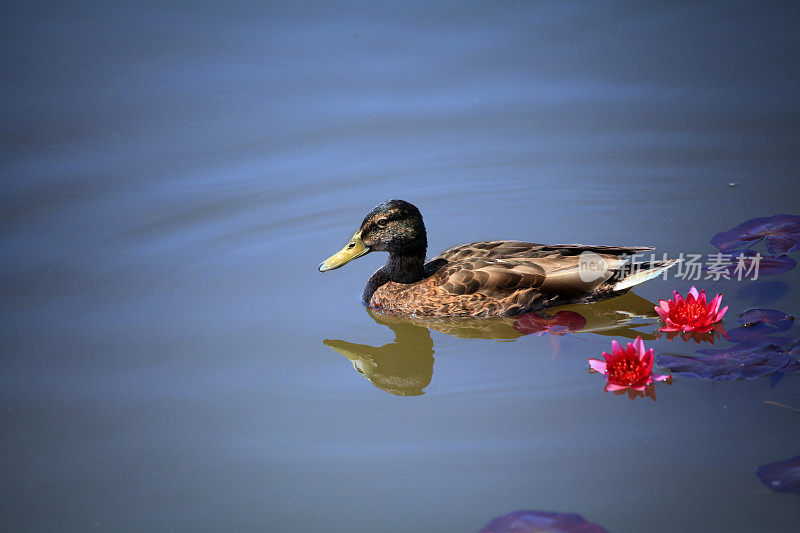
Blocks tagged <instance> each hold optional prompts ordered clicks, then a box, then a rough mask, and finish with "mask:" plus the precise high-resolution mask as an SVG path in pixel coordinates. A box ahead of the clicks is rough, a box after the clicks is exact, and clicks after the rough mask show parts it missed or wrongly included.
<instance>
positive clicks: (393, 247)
mask: <svg viewBox="0 0 800 533" xmlns="http://www.w3.org/2000/svg"><path fill="white" fill-rule="evenodd" d="M427 248H428V237H427V235H426V233H425V224H424V223H423V222H422V215H421V214H420V212H419V209H417V208H416V207H415V206H414V205H412V204H410V203H408V202H406V201H404V200H389V201H388V202H383V203H382V204H380V205H377V206H375V209H373V210H372V211H370V212H369V214H367V216H366V217H364V221H363V222H362V223H361V227H360V228H358V231H357V232H356V233H355V235H353V238H352V239H350V242H348V244H347V246H345V247H344V248H342V249H341V250H340V251H339V252H338V253H336V254H334V255H332V256H331V257H329V258H328V259H326V260H325V261H324V262H323V263H322V264H321V265H320V266H319V270H320V272H325V271H326V270H333V269H335V268H339V267H340V266H343V265H345V264H347V263H349V262H350V261H352V260H353V259H356V258H358V257H361V256H362V255H365V254H368V253H369V252H389V253H390V254H392V255H397V256H420V255H421V256H422V257H423V258H424V257H425V251H426V250H427Z"/></svg>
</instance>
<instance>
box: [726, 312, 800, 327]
mask: <svg viewBox="0 0 800 533" xmlns="http://www.w3.org/2000/svg"><path fill="white" fill-rule="evenodd" d="M737 320H738V321H739V323H740V324H742V325H743V326H746V327H751V326H755V325H756V324H762V325H764V326H769V327H771V328H774V329H776V330H778V331H786V330H787V329H789V328H790V327H792V324H794V317H793V316H792V315H787V314H786V313H784V312H783V311H778V310H777V309H750V310H748V311H745V312H744V313H742V314H741V315H739V318H738V319H737Z"/></svg>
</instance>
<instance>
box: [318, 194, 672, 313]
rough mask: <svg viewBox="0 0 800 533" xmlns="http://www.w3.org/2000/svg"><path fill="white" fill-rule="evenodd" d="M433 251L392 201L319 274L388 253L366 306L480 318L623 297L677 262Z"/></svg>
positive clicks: (626, 249)
mask: <svg viewBox="0 0 800 533" xmlns="http://www.w3.org/2000/svg"><path fill="white" fill-rule="evenodd" d="M427 248H428V238H427V234H426V232H425V224H424V222H423V221H422V214H421V213H420V211H419V209H417V208H416V207H415V206H414V205H412V204H410V203H408V202H406V201H404V200H389V201H387V202H384V203H382V204H379V205H378V206H376V207H375V208H374V209H373V210H372V211H370V212H369V213H368V214H367V216H366V217H364V221H363V222H362V223H361V227H359V228H358V231H356V232H355V234H354V235H353V237H352V238H351V239H350V241H349V242H348V244H347V245H346V246H345V247H344V248H342V249H341V250H340V251H339V252H338V253H336V254H334V255H332V256H331V257H329V258H328V259H326V260H325V261H324V262H323V263H322V264H320V265H319V270H320V272H326V271H328V270H334V269H336V268H339V267H341V266H343V265H345V264H347V263H349V262H350V261H352V260H354V259H356V258H359V257H361V256H363V255H365V254H368V253H370V252H389V260H388V261H387V262H386V265H384V266H383V267H381V268H379V269H378V270H377V271H376V272H375V273H374V274H373V275H372V277H371V278H370V279H369V281H368V282H367V285H366V287H365V288H364V293H363V295H362V300H363V302H364V304H365V305H367V306H368V307H370V308H372V309H375V310H377V311H381V312H388V313H392V314H400V315H411V316H475V317H477V316H513V315H518V314H520V313H526V312H529V311H535V310H538V309H543V308H546V307H552V306H556V305H564V304H568V303H588V302H592V301H595V300H599V299H604V298H609V297H612V296H618V295H620V294H623V293H625V292H627V291H628V290H629V289H630V288H631V287H632V286H634V285H637V284H639V283H642V282H644V281H647V280H648V279H652V278H654V277H656V276H658V275H659V274H660V273H661V272H662V271H663V270H665V269H667V268H669V267H670V266H672V265H673V264H675V262H676V261H675V260H665V261H653V262H638V263H630V262H628V261H627V259H628V257H629V256H632V255H634V254H637V253H641V252H646V251H650V250H652V249H653V248H652V247H650V246H584V245H582V244H557V245H544V244H534V243H530V242H521V241H488V242H474V243H470V244H463V245H461V246H456V247H455V248H450V249H449V250H446V251H444V252H442V253H441V254H440V255H438V256H436V257H434V258H433V259H431V260H430V261H427V262H426V261H425V253H426V251H427ZM632 264H633V265H635V268H632V267H631V265H632Z"/></svg>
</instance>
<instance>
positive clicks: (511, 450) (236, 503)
mask: <svg viewBox="0 0 800 533" xmlns="http://www.w3.org/2000/svg"><path fill="white" fill-rule="evenodd" d="M0 25H2V30H3V31H2V35H3V37H2V45H3V64H4V68H3V84H2V86H0V95H1V96H2V99H1V100H0V102H2V104H0V105H2V117H3V120H2V121H0V129H1V130H2V136H0V142H2V146H3V149H2V156H1V158H0V179H2V185H3V188H2V192H1V193H0V217H1V218H0V220H2V223H1V224H0V246H2V256H0V257H1V258H0V261H2V262H1V263H0V267H1V268H0V290H2V300H1V301H2V302H3V305H2V311H0V312H1V313H2V324H3V325H2V328H0V349H1V350H2V358H1V359H0V361H1V362H0V365H2V366H1V367H0V402H1V404H0V407H2V409H0V412H2V417H0V424H1V425H2V426H1V427H0V434H2V435H3V438H2V439H0V447H1V448H0V457H2V458H3V459H2V472H3V482H2V484H0V496H1V497H0V501H2V503H0V523H2V525H3V528H4V529H7V530H15V531H22V530H25V531H32V530H42V531H55V530H58V531H63V530H86V529H90V528H98V529H100V530H114V531H142V530H169V529H174V530H177V531H190V530H191V531H219V530H231V529H233V530H240V531H241V530H254V531H255V530H257V531H265V530H269V531H323V530H324V531H386V532H393V531H397V532H405V531H477V530H478V529H480V527H481V526H483V525H484V524H485V523H487V522H488V521H489V520H490V519H491V518H492V517H494V516H497V515H500V514H504V513H506V512H509V511H512V510H515V509H524V508H532V509H542V510H551V511H560V512H578V513H580V514H582V515H583V516H585V517H586V518H587V519H589V520H591V521H593V522H597V523H599V524H602V525H603V526H604V527H606V528H608V529H609V530H611V531H641V530H643V529H647V530H648V531H653V532H657V531H695V530H698V531H699V530H726V531H754V530H769V531H790V530H793V526H794V525H796V521H797V516H798V512H800V500H799V499H798V498H797V496H796V495H792V494H778V493H774V492H772V491H770V490H769V489H768V488H767V487H766V486H764V485H762V484H761V482H760V481H759V479H758V478H757V476H756V475H755V471H756V469H757V468H758V466H760V465H763V464H766V463H770V462H774V461H779V460H783V459H786V458H789V457H791V456H793V455H797V454H798V447H797V446H798V436H800V432H799V431H798V430H799V429H800V426H798V418H797V415H796V414H795V413H793V412H792V411H789V410H787V409H782V408H779V407H776V406H774V405H770V404H764V403H763V401H764V400H769V401H775V402H779V403H784V404H788V405H793V406H795V407H797V406H800V404H798V402H800V399H798V394H797V391H798V385H800V376H798V374H789V375H786V376H785V377H784V378H783V380H781V381H780V382H779V383H778V384H777V385H775V386H774V387H773V386H771V381H770V379H769V378H766V379H756V380H747V381H732V382H708V381H700V380H692V379H688V378H677V379H676V380H675V382H674V383H673V384H672V385H665V384H659V386H658V387H657V401H656V402H652V401H650V400H646V401H644V400H641V399H640V400H637V401H633V402H630V401H628V400H627V399H625V398H621V397H614V396H613V395H611V394H604V393H603V390H602V388H603V380H602V379H601V378H600V377H599V376H597V375H590V374H589V372H588V367H587V363H586V359H587V358H588V357H597V356H599V354H600V352H602V351H603V350H608V349H609V347H610V340H611V339H612V338H617V339H619V340H623V339H624V338H625V337H626V336H629V335H630V334H631V332H633V333H636V332H638V333H642V334H644V335H645V336H648V335H649V336H652V334H653V332H654V331H655V329H656V328H657V324H656V323H655V320H654V319H653V318H652V317H650V318H648V317H646V316H643V315H642V314H637V313H632V315H631V316H632V317H633V318H632V321H631V322H627V323H620V324H610V325H608V324H607V326H608V327H602V328H598V330H597V332H596V333H592V332H584V333H577V334H570V335H567V336H564V337H558V336H552V335H542V336H534V335H526V336H519V335H517V334H515V333H514V331H515V330H513V327H511V326H509V324H508V323H505V324H503V323H500V324H495V325H491V326H481V327H479V328H478V329H481V328H483V329H492V328H495V329H496V330H497V331H499V332H500V333H503V334H502V335H498V334H496V331H495V330H494V329H492V332H491V333H484V334H479V333H475V332H474V331H471V330H470V331H464V329H465V328H462V329H458V328H455V329H454V328H453V326H448V327H444V326H441V325H438V326H437V327H433V326H430V327H429V326H426V325H420V324H400V325H396V324H389V325H387V324H383V323H381V321H380V320H379V319H374V318H373V317H371V316H370V315H369V314H368V313H367V311H366V310H365V309H364V308H363V307H362V306H361V304H360V302H359V297H360V294H361V290H362V287H363V284H364V283H365V281H366V279H367V278H368V277H369V275H370V274H371V273H372V271H373V270H374V269H375V268H378V266H380V264H381V262H382V261H384V260H385V257H382V256H381V254H371V255H368V256H366V257H364V258H361V259H359V260H358V261H356V262H354V263H352V264H350V265H348V266H347V267H345V268H343V269H340V270H336V271H335V272H330V273H326V274H324V275H323V274H320V273H319V272H317V270H316V267H317V265H318V264H319V262H320V261H321V260H323V259H324V258H326V257H328V256H329V255H330V254H331V253H333V252H334V251H336V250H338V249H339V248H340V247H341V246H342V245H343V244H345V241H346V239H347V238H348V237H349V236H350V235H352V233H353V231H355V229H356V228H357V225H358V224H359V222H360V221H361V219H362V217H363V216H364V214H365V213H366V212H367V211H369V209H371V208H372V206H373V205H375V204H377V203H379V202H381V201H383V200H386V199H389V198H394V197H400V198H403V199H406V200H408V201H411V202H413V203H415V204H416V205H418V206H419V207H420V208H421V210H422V212H423V215H424V216H425V220H426V224H427V228H428V235H429V243H430V250H429V252H430V255H431V256H432V255H434V254H436V253H438V252H439V251H441V250H443V249H445V248H447V247H450V246H453V245H456V244H461V243H464V242H470V241H476V240H484V239H485V240H488V239H501V238H503V239H519V240H530V241H534V242H544V243H557V242H583V243H592V244H630V245H633V244H653V245H656V246H657V247H658V250H659V252H667V253H669V254H671V255H676V254H679V253H681V252H684V253H702V254H707V253H711V252H714V251H715V250H714V249H713V247H711V246H710V245H709V244H708V241H709V239H710V238H711V237H712V236H713V235H714V234H715V233H718V232H720V231H724V230H727V229H729V228H731V227H733V226H735V225H737V224H739V223H740V222H742V221H744V220H747V219H749V218H753V217H758V216H769V215H772V214H775V213H794V214H800V194H798V187H797V183H798V175H800V143H798V138H799V137H798V134H800V127H798V120H797V118H798V116H800V101H798V98H797V94H798V89H800V84H799V83H798V81H800V67H799V66H798V65H800V61H798V58H799V57H800V42H799V41H800V38H798V32H797V28H798V27H800V10H798V8H797V6H796V5H794V4H792V3H786V4H783V3H765V4H759V5H751V4H749V3H721V4H717V3H707V4H703V5H700V6H690V5H685V6H678V7H670V6H666V5H664V6H655V7H653V6H648V7H645V6H639V5H631V4H627V5H626V4H619V5H615V4H609V5H604V6H590V5H586V4H581V3H557V4H537V3H531V4H528V3H510V2H509V3H502V4H491V3H470V4H459V5H457V6H456V5H447V4H435V5H428V4H426V3H402V4H388V3H387V4H379V5H368V4H363V5H352V4H327V3H326V4H322V5H315V4H306V3H293V4H291V5H281V4H272V3H266V4H248V3H236V4H229V3H226V4H225V5H214V4H208V5H207V4H202V5H195V4H192V5H189V4H181V3H170V4H166V5H163V4H162V3H157V2H152V3H147V2H145V3H141V4H137V5H130V4H119V5H105V4H104V5H103V6H99V5H95V4H91V3H75V4H70V5H63V4H62V3H52V4H48V3H37V4H31V3H16V4H14V3H12V4H7V5H6V7H4V8H3V17H2V22H0ZM730 183H735V184H736V186H735V187H733V186H730V185H729V184H730ZM797 272H798V271H797V270H793V271H791V272H788V273H786V274H782V275H780V276H776V277H775V278H774V279H772V280H770V281H777V282H779V283H780V284H779V286H777V289H778V290H777V291H774V290H773V291H771V292H769V293H767V292H765V291H763V290H755V291H753V292H751V293H747V292H744V293H740V291H741V290H742V289H743V288H744V287H745V285H744V283H745V282H742V283H739V282H735V281H724V280H723V281H720V282H712V281H707V282H702V286H703V287H705V288H706V289H707V290H708V291H709V292H711V293H712V294H715V293H716V292H723V293H724V295H725V301H726V303H727V304H728V305H730V306H731V311H730V312H729V315H728V317H727V318H726V325H728V326H730V327H733V326H734V325H735V316H736V314H738V313H739V312H741V311H743V310H745V309H747V308H749V307H753V306H756V305H761V306H766V307H771V308H776V309H781V310H783V311H785V312H787V313H791V314H794V315H795V316H800V315H799V314H798V313H800V308H799V307H798V304H797V301H798V300H797V295H798V294H800V293H799V292H798V291H800V279H798V275H797ZM690 285H691V283H690V282H688V281H685V280H675V279H669V280H667V281H662V280H656V281H652V282H649V283H648V284H646V285H643V286H642V287H641V288H640V289H637V291H636V296H637V297H638V298H642V299H644V300H645V301H649V302H652V301H657V300H658V298H665V297H667V296H670V295H671V291H672V289H673V288H677V289H680V290H681V291H682V292H684V293H685V292H686V290H687V289H688V288H689V286H690ZM740 294H741V296H737V295H740ZM770 295H772V296H770ZM628 304H630V305H634V304H635V305H640V303H638V300H637V301H636V302H628ZM628 304H626V305H628ZM620 305H621V304H620ZM587 314H590V315H592V316H600V315H602V313H599V312H595V311H587ZM615 328H616V329H615ZM619 328H622V330H620V329H619ZM466 329H469V328H466ZM789 334H790V336H791V335H793V336H794V337H795V338H796V337H798V336H800V334H798V329H797V326H795V327H794V329H792V330H791V331H790V332H789ZM648 342H651V343H652V345H653V346H654V347H656V349H657V351H659V352H666V351H673V352H680V351H683V352H685V353H691V352H692V351H693V350H694V349H695V347H694V346H693V345H683V344H676V343H668V342H667V341H665V340H663V339H662V340H660V341H655V340H654V341H648ZM354 365H355V366H354ZM357 369H360V372H359V371H357ZM376 369H377V370H378V372H377V373H376ZM370 372H372V373H370ZM366 378H371V380H370V379H366ZM381 385H382V386H381Z"/></svg>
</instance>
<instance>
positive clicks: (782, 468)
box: [756, 455, 800, 494]
mask: <svg viewBox="0 0 800 533" xmlns="http://www.w3.org/2000/svg"><path fill="white" fill-rule="evenodd" d="M756 475H757V476H758V477H759V479H761V482H762V483H764V485H766V486H768V487H769V488H771V489H772V490H775V491H779V492H794V493H797V494H800V455H796V456H794V457H792V458H791V459H787V460H785V461H778V462H777V463H770V464H768V465H763V466H759V467H758V470H756Z"/></svg>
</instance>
